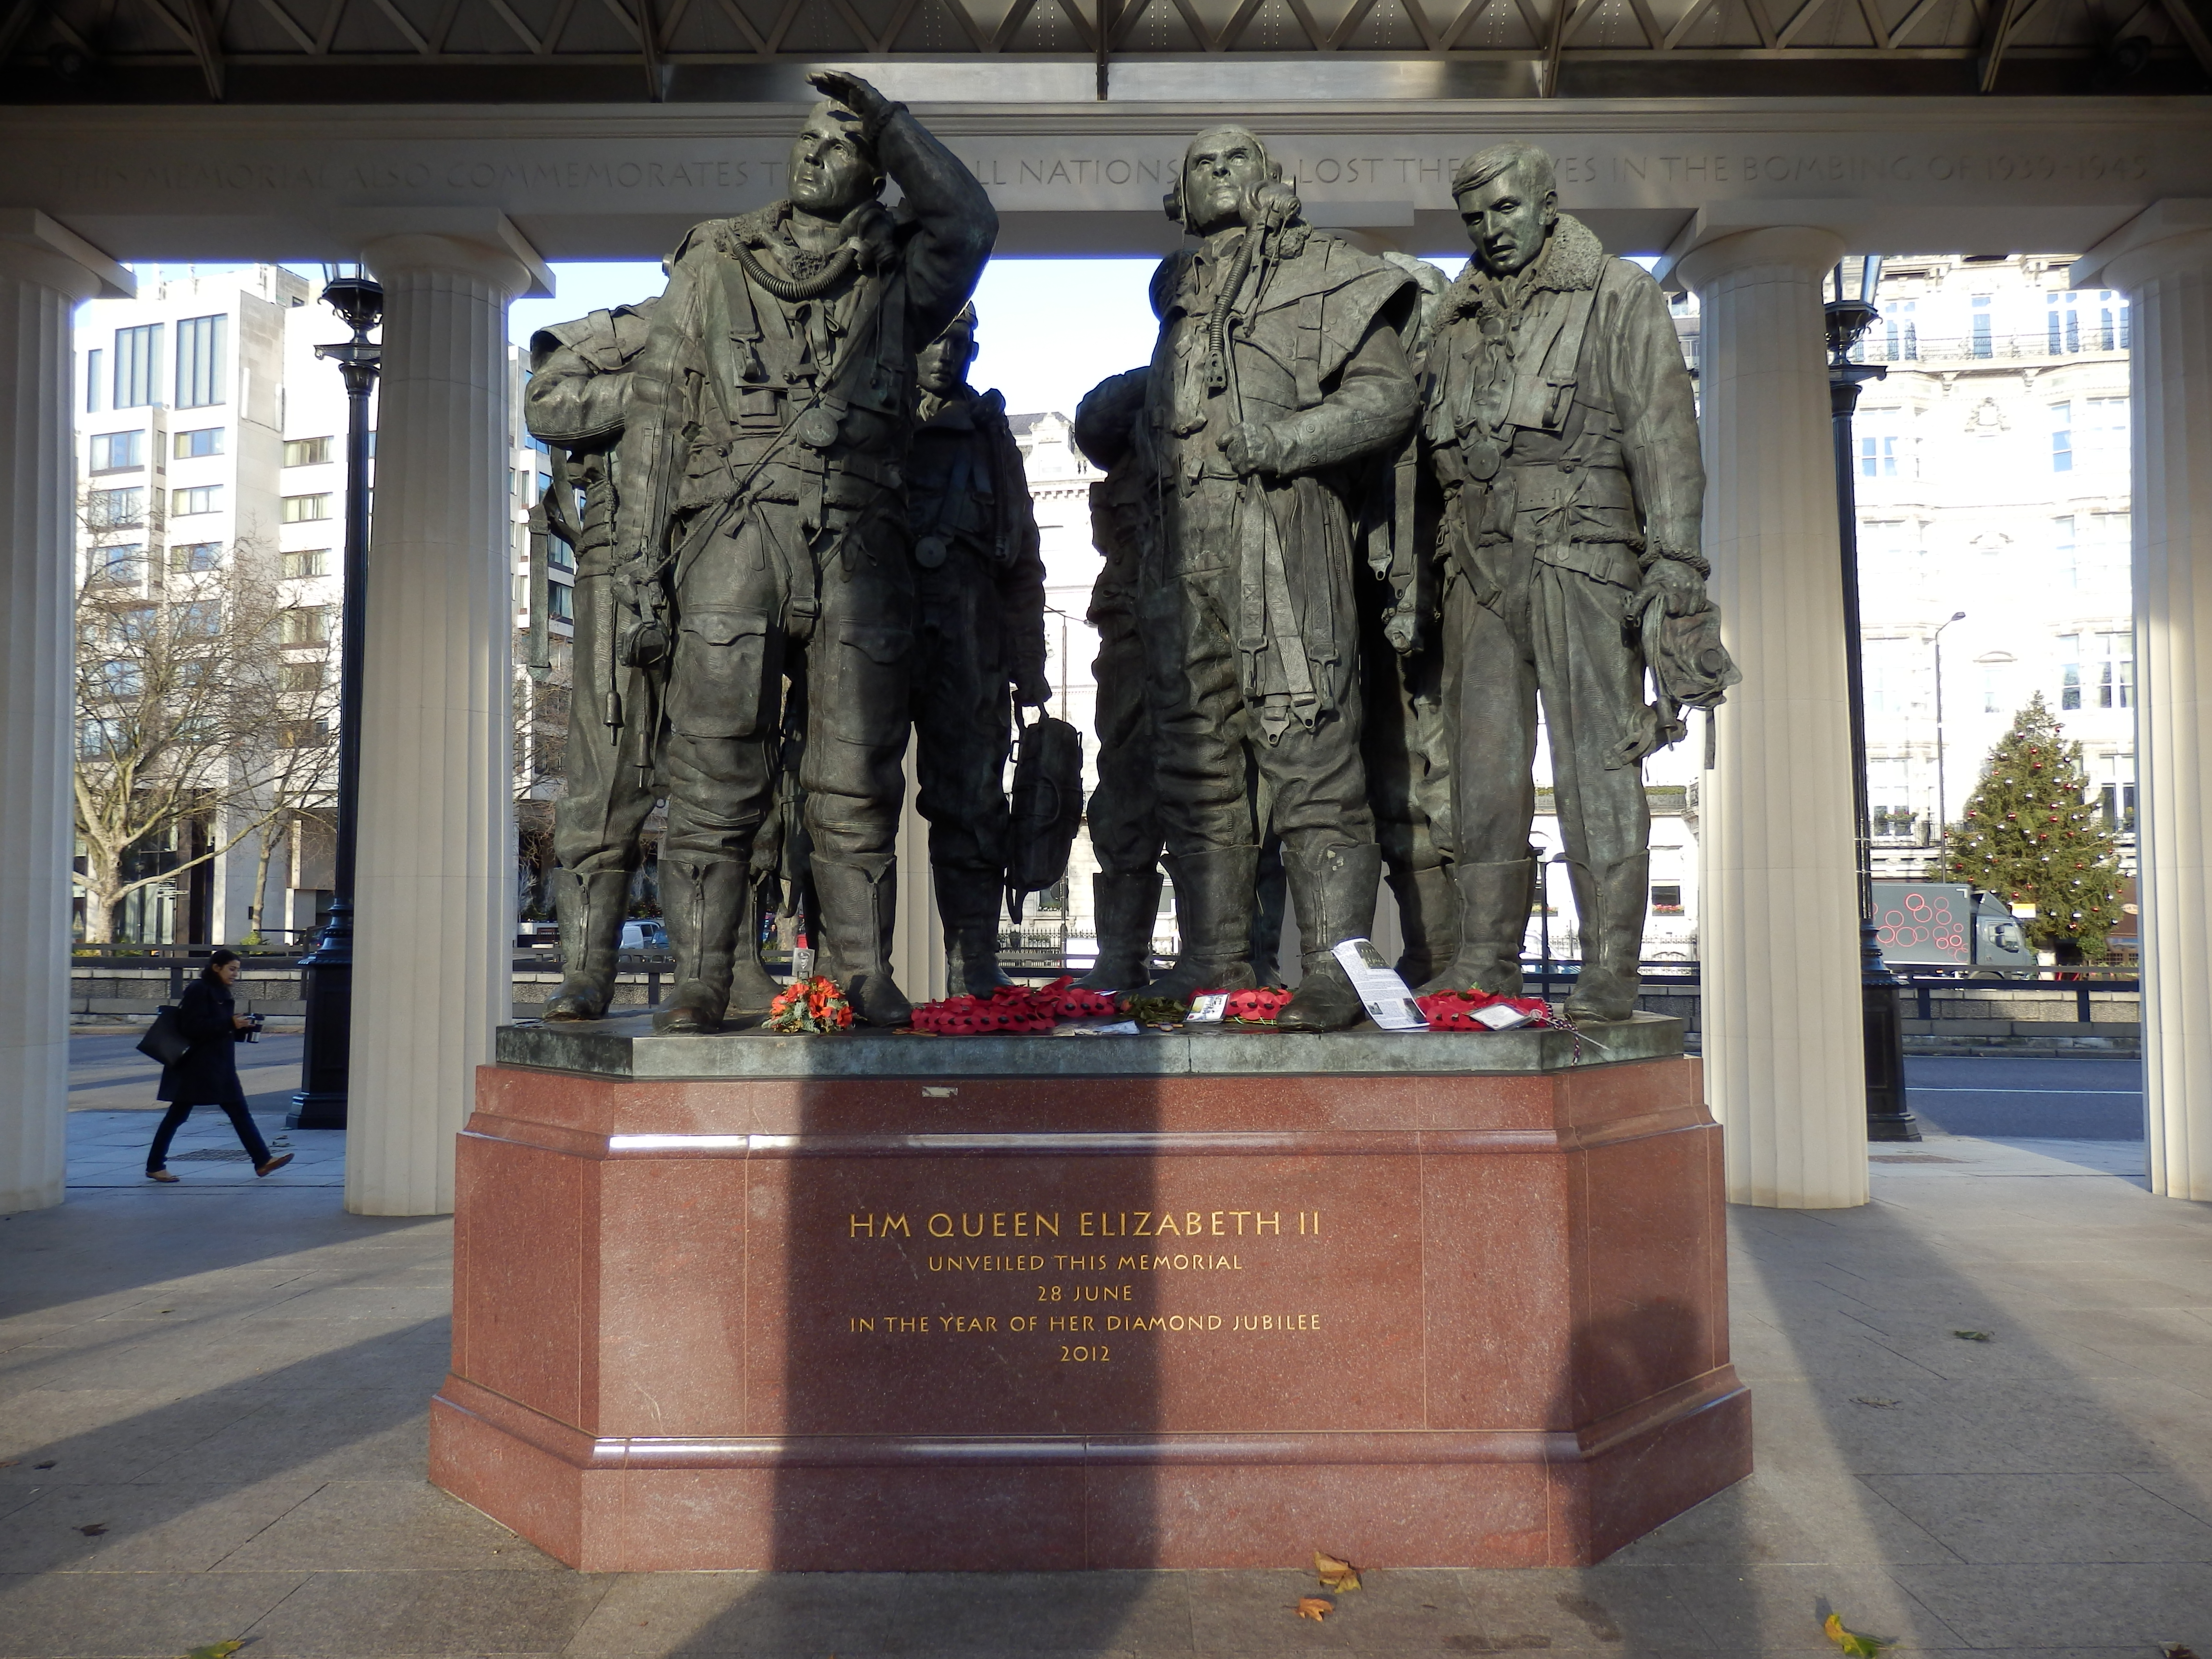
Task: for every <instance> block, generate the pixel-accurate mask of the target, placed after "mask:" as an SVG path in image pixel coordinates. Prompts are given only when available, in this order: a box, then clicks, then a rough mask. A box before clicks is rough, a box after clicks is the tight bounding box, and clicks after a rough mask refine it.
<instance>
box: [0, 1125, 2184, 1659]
mask: <svg viewBox="0 0 2212 1659" xmlns="http://www.w3.org/2000/svg"><path fill="white" fill-rule="evenodd" d="M122 1116H123V1115H122V1114H116V1115H114V1117H111V1116H110V1115H109V1114H108V1113H106V1112H100V1111H94V1112H86V1113H81V1114H79V1115H78V1116H77V1118H76V1120H75V1121H74V1126H73V1127H77V1128H78V1129H79V1130H80V1131H81V1132H82V1134H83V1136H84V1142H83V1146H84V1153H83V1158H82V1161H81V1162H80V1163H79V1164H76V1166H75V1167H76V1169H77V1170H79V1171H80V1172H81V1173H82V1175H83V1176H85V1177H86V1179H85V1180H84V1181H83V1182H82V1184H80V1185H78V1186H77V1187H76V1190H73V1192H72V1194H71V1200H70V1203H69V1204H67V1205H66V1206H63V1207H62V1208H60V1209H58V1210H52V1211H45V1212H36V1213H32V1214H27V1215H21V1216H17V1217H15V1218H12V1219H6V1220H0V1656H24V1659H30V1656H36V1659H47V1656H64V1655H67V1656H87V1659H92V1656H101V1659H106V1656H125V1655H128V1656H149V1655H150V1656H179V1655H183V1654H185V1652H186V1651H187V1650H190V1649H191V1648H192V1647H194V1646H197V1645H200V1644H206V1643H210V1642H214V1641H216V1640H219V1639H222V1638H228V1637H240V1638H246V1640H247V1641H248V1643H249V1644H250V1645H248V1646H247V1647H246V1649H245V1650H243V1655H242V1659H295V1656H309V1655H315V1656H334V1659H392V1656H404V1655H419V1656H428V1655H437V1656H470V1655H491V1654H499V1655H554V1654H560V1655H568V1656H605V1659H614V1656H646V1655H653V1656H660V1655H672V1654H697V1655H724V1654H727V1655H737V1654H746V1655H760V1656H786V1659H802V1656H804V1659H823V1656H832V1655H834V1656H838V1659H872V1656H877V1655H890V1654H899V1655H907V1656H939V1659H953V1656H959V1659H1013V1656H1031V1655H1036V1656H1046V1655H1050V1656H1055V1659H1066V1656H1074V1655H1078V1654H1081V1655H1091V1656H1104V1655H1119V1656H1129V1659H1139V1656H1141V1659H1167V1656H1174V1659H1198V1656H1210V1655H1220V1656H1228V1655H1240V1656H1243V1655H1282V1654H1294V1653H1300V1652H1306V1651H1316V1650H1317V1651H1322V1652H1327V1653H1331V1654H1339V1655H1352V1656H1372V1659H1386V1656H1387V1659H1446V1656H1462V1655H1468V1654H1500V1653H1513V1652H1534V1651H1538V1650H1558V1651H1559V1652H1560V1653H1561V1654H1563V1655H1576V1656H1583V1655H1621V1656H1629V1655H1644V1654H1652V1655H1668V1656H1680V1659H1692V1656H1711V1655H1731V1654H1753V1653H1757V1654H1808V1655H1809V1654H1816V1653H1827V1654H1830V1655H1832V1654H1833V1653H1834V1651H1835V1650H1834V1649H1833V1648H1832V1647H1831V1646H1829V1645H1828V1644H1827V1643H1826V1641H1825V1640H1824V1638H1822V1636H1821V1634H1820V1617H1821V1615H1822V1614H1823V1613H1825V1612H1826V1610H1827V1609H1828V1608H1829V1607H1833V1608H1835V1609H1836V1610H1838V1611H1839V1612H1840V1613H1842V1614H1843V1615H1844V1620H1845V1621H1846V1623H1848V1624H1849V1625H1850V1626H1851V1627H1853V1628H1854V1629H1857V1630H1862V1631H1867V1632H1874V1633H1875V1634H1878V1635H1881V1636H1886V1637H1891V1638H1897V1639H1899V1641H1900V1642H1901V1643H1902V1644H1904V1645H1905V1648H1906V1649H1908V1650H1960V1651H1962V1652H1963V1651H1965V1650H1973V1651H1975V1652H1978V1653H1993V1652H2020V1653H2029V1652H2033V1653H2036V1654H2039V1655H2043V1656H2049V1659H2062V1656H2063V1659H2119V1656H2133V1659H2157V1656H2158V1651H2159V1644H2166V1643H2182V1644H2187V1645H2189V1646H2190V1647H2191V1648H2193V1649H2195V1650H2197V1652H2199V1653H2203V1654H2206V1655H2212V1206H2197V1205H2185V1204H2179V1203H2173V1202H2171V1201H2167V1200H2157V1199H2154V1198H2152V1197H2150V1196H2149V1195H2148V1194H2147V1193H2146V1192H2145V1191H2144V1190H2143V1188H2142V1182H2141V1181H2140V1178H2139V1173H2138V1172H2139V1171H2140V1170H2141V1168H2142V1146H2141V1144H2140V1143H2139V1142H2111V1141H2099V1140H2095V1139H2085V1138H2078V1137H2075V1138H2063V1139H2046V1140H2040V1141H2015V1142H2010V1143H2000V1142H1996V1141H1991V1140H1980V1139H1966V1138H1960V1137H1945V1138H1935V1139H1929V1141H1928V1142H1927V1143H1926V1144H1924V1145H1923V1146H1917V1147H1901V1148H1893V1149H1881V1152H1880V1161H1878V1162H1877V1163H1876V1164H1875V1190H1876V1194H1877V1198H1876V1201H1875V1203H1874V1204H1872V1205H1870V1206H1867V1207H1866V1208H1864V1209H1861V1210H1856V1211H1844V1212H1772V1211H1750V1210H1742V1211H1737V1212H1734V1215H1733V1221H1734V1228H1735V1231H1734V1238H1735V1246H1734V1267H1735V1304H1734V1332H1735V1358H1736V1363H1737V1365H1738V1367H1739V1369H1740V1370H1741V1371H1742V1373H1743V1375H1744V1376H1745V1377H1746V1378H1747V1380H1748V1381H1749V1382H1750V1383H1751V1384H1752V1386H1753V1394H1754V1399H1755V1407H1754V1413H1755V1416H1756V1419H1757V1425H1758V1461H1759V1472H1758V1474H1756V1475H1755V1476H1753V1479H1752V1480H1748V1481H1747V1482H1745V1483H1744V1484H1743V1485H1742V1486H1738V1487H1736V1488H1735V1489H1734V1490H1733V1491H1731V1492H1727V1493H1724V1494H1723V1495H1722V1496H1720V1497H1718V1498H1714V1499H1712V1500H1711V1502H1709V1503H1707V1504H1704V1505H1702V1506H1701V1507H1699V1509H1697V1510H1693V1511H1692V1512H1691V1513H1689V1514H1687V1515H1686V1516H1681V1517H1680V1518H1679V1519H1677V1520H1675V1521H1674V1522H1672V1523H1670V1524H1669V1525H1668V1526H1666V1527H1664V1528H1661V1529H1660V1530H1659V1531H1658V1532H1656V1533H1655V1534H1652V1535H1651V1536H1650V1537H1648V1538H1646V1539H1644V1540H1643V1541H1640V1542H1639V1543H1638V1544H1636V1545H1634V1546H1632V1547H1630V1548H1629V1549H1627V1550H1626V1551H1623V1552H1622V1553H1620V1554H1619V1555H1617V1556H1615V1557H1614V1558H1613V1559H1612V1560H1610V1561H1607V1563H1605V1564H1604V1565H1601V1566H1599V1567H1597V1568H1595V1569H1591V1570H1589V1571H1581V1572H1565V1571H1562V1572H1528V1573H1500V1572H1420V1571H1392V1570H1391V1569H1390V1564H1389V1563H1388V1562H1381V1563H1363V1564H1362V1565H1364V1566H1369V1567H1370V1569H1372V1570H1371V1571H1370V1574H1369V1577H1368V1588H1367V1589H1365V1590H1364V1591H1363V1592H1361V1593H1360V1594H1359V1595H1354V1596H1348V1597H1346V1598H1345V1605H1344V1607H1343V1610H1342V1611H1341V1612H1340V1613H1339V1614H1337V1615H1336V1616H1335V1617H1334V1618H1333V1619H1331V1620H1329V1621H1328V1623H1327V1624H1325V1625H1321V1626H1316V1625H1314V1624H1311V1623H1308V1622H1302V1621H1300V1620H1297V1619H1296V1618H1295V1617H1294V1616H1293V1615H1292V1612H1291V1607H1292V1604H1293V1602H1294V1601H1295V1600H1296V1597H1297V1595H1298V1594H1299V1593H1300V1591H1301V1588H1302V1587H1304V1586H1310V1581H1309V1580H1306V1579H1304V1578H1302V1577H1301V1576H1300V1575H1299V1574H1297V1572H1295V1571H1288V1570H1286V1571H1283V1572H1280V1573H1266V1572H1240V1573H1208V1572H1190V1573H1102V1574H1091V1575H1080V1576H1057V1575H1036V1576H1003V1577H969V1576H959V1575H950V1574H947V1575H934V1574H911V1575H881V1576H874V1575H868V1576H862V1575H836V1576H789V1577H769V1576H764V1575H755V1574H720V1573H687V1574H668V1575H660V1576H612V1575H610V1576H586V1575H581V1574H576V1573H572V1572H570V1571H567V1570H566V1569H565V1568H562V1567H561V1566H560V1565H558V1564H557V1563H555V1562H552V1561H550V1560H549V1559H546V1558H545V1557H544V1556H542V1555H540V1554H539V1553H538V1552H537V1551H536V1550H534V1549H533V1548H532V1547H529V1546H528V1545H526V1544H524V1543H522V1542H521V1541H519V1540H518V1539H516V1538H514V1537H513V1535H512V1534H509V1533H507V1531H505V1530H504V1529H503V1528H501V1527H499V1526H497V1525H495V1524H494V1523H493V1522H490V1521H489V1520H487V1519H486V1518H485V1517H483V1516H481V1515H478V1514H477V1513H476V1512H475V1511H473V1510H469V1509H467V1508H466V1507H465V1506H463V1505H462V1504H458V1503H456V1502H454V1501H453V1500H452V1499H451V1498H447V1497H445V1496H444V1495H443V1494H442V1493H441V1492H437V1491H435V1489H433V1488H432V1487H430V1486H428V1484H427V1483H426V1482H425V1481H424V1480H423V1479H422V1466H423V1456H424V1450H423V1417H424V1410H423V1405H424V1401H425V1400H426V1399H427V1397H428V1395H429V1394H430V1392H431V1391H432V1390H433V1389H435V1387H436V1385H437V1383H438V1381H439V1378H440V1376H441V1374H442V1371H443V1367H444V1364H445V1358H446V1340H447V1328H446V1310H447V1285H448V1274H449V1257H450V1249H451V1237H452V1235H451V1229H450V1227H449V1225H447V1223H446V1222H444V1221H442V1220H428V1221H380V1220H368V1219H364V1218H357V1217H349V1216H346V1215H344V1214H343V1213H341V1212H338V1210H337V1205H336V1202H335V1195H334V1194H332V1193H331V1192H330V1191H329V1190H327V1189H323V1190H317V1189H315V1188H313V1187H311V1186H308V1185H306V1184H304V1183H306V1182H307V1180H308V1179H309V1176H310V1175H311V1174H312V1173H313V1170H314V1169H315V1168H317V1167H319V1169H320V1170H322V1171H323V1173H322V1175H321V1176H320V1177H319V1178H320V1179H323V1180H329V1179H332V1178H334V1170H335V1165H334V1164H331V1163H329V1162H327V1161H325V1162H324V1163H323V1164H320V1165H319V1166H309V1168H307V1169H303V1170H301V1173H300V1176H299V1177H298V1179H297V1181H295V1182H292V1183H284V1184H280V1183H279V1182H276V1181H270V1182H258V1183H257V1182H253V1181H252V1179H251V1177H250V1176H246V1177H245V1178H244V1179H243V1180H242V1181H241V1180H240V1179H239V1178H238V1175H239V1172H238V1171H236V1170H232V1169H230V1168H228V1166H226V1165H225V1164H216V1163H190V1164H179V1165H178V1166H177V1167H178V1169H179V1173H180V1174H182V1175H184V1176H185V1181H184V1182H183V1183H182V1184H180V1185H179V1186H177V1187H171V1188H157V1187H152V1186H149V1185H147V1184H145V1183H144V1182H143V1180H138V1181H135V1182H131V1183H127V1184H125V1185H123V1186H120V1187H118V1186H117V1185H114V1184H111V1183H112V1180H113V1178H114V1171H115V1170H116V1168H117V1164H116V1159H117V1158H118V1147H122V1146H124V1145H125V1142H124V1141H123V1140H118V1139H115V1138H114V1137H116V1136H117V1135H118V1133H120V1132H119V1131H118V1129H117V1127H116V1122H115V1120H116V1119H117V1118H121V1117H122ZM131 1127H133V1128H135V1129H136V1130H137V1132H138V1133H139V1136H140V1138H139V1139H137V1140H136V1141H133V1142H130V1143H129V1144H130V1145H134V1146H138V1147H140V1148H142V1149H143V1134H144V1133H150V1131H151V1128H152V1120H151V1118H150V1117H149V1116H147V1115H144V1114H143V1113H139V1114H135V1115H131ZM217 1132H220V1133H217ZM193 1133H195V1134H196V1135H197V1136H198V1137H199V1139H200V1140H201V1141H202V1142H205V1143H207V1144H211V1145H220V1144H221V1143H222V1137H227V1136H228V1127H226V1126H224V1125H223V1124H222V1120H221V1119H220V1118H214V1119H210V1120H209V1121H208V1122H207V1123H206V1124H204V1125H202V1124H200V1123H198V1122H197V1121H195V1124H194V1126H193ZM125 1139H127V1137H125ZM294 1139H295V1140H298V1139H301V1137H299V1136H297V1135H295V1137H294ZM141 1155H142V1156H143V1151H142V1152H141ZM302 1163H303V1164H305V1163H306V1157H305V1154H304V1153H303V1156H302ZM286 1174H287V1175H290V1174H292V1172H291V1171H287V1172H286ZM1960 1330H1979V1331H1984V1332H1987V1333H1988V1334H1990V1339H1991V1340H1989V1341H1987V1342H1976V1341H1970V1340H1963V1339H1961V1338H1960V1337H1959V1336H1958V1335H1956V1334H1955V1333H1956V1332H1958V1331H1960ZM1316 1542H1317V1543H1318V1542H1322V1540H1319V1539H1317V1540H1316ZM1295 1565H1297V1564H1294V1563H1286V1564H1285V1567H1286V1569H1288V1568H1290V1567H1293V1566H1295Z"/></svg>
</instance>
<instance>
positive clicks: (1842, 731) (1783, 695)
mask: <svg viewBox="0 0 2212 1659" xmlns="http://www.w3.org/2000/svg"><path fill="white" fill-rule="evenodd" d="M1842 253H1843V243H1842V241H1841V240H1840V239H1838V237H1836V236H1835V235H1834V234H1832V233H1830V232H1828V231H1825V230H1815V229H1808V228H1777V229H1771V230H1754V231H1746V232H1743V233H1741V234H1736V235H1733V236H1728V237H1723V238H1722V239H1721V240H1718V241H1716V242H1713V243H1711V244H1709V245H1707V246H1705V247H1701V248H1699V249H1697V250H1695V251H1694V252H1691V253H1689V254H1687V255H1686V256H1685V257H1684V258H1683V259H1682V260H1681V262H1680V266H1679V267H1678V269H1679V270H1680V275H1681V277H1682V280H1683V281H1685V282H1686V283H1688V284H1689V285H1690V286H1691V287H1692V289H1695V290H1696V292H1697V295H1698V303H1699V309H1700V312H1701V313H1702V315H1701V320H1700V339H1701V354H1702V355H1701V356H1700V360H1699V361H1700V368H1699V387H1700V392H1701V398H1702V403H1701V410H1700V428H1701V430H1702V433H1703V441H1704V447H1705V474H1706V484H1705V551H1706V553H1707V555H1708V556H1710V557H1711V560H1712V562H1713V574H1712V580H1711V592H1712V595H1713V597H1714V599H1716V600H1717V601H1718V602H1719V605H1720V607H1721V611H1722V615H1723V617H1725V618H1726V630H1727V637H1728V642H1729V650H1730V651H1732V652H1733V653H1735V659H1736V660H1737V662H1738V663H1739V664H1741V666H1742V668H1743V684H1741V685H1740V686H1738V687H1737V688H1736V689H1735V690H1732V691H1731V692H1729V699H1728V704H1727V706H1726V707H1725V708H1723V709H1722V710H1721V711H1720V716H1719V731H1718V738H1719V745H1718V755H1717V763H1716V765H1715V767H1714V769H1713V770H1711V771H1710V772H1707V773H1706V774H1705V782H1704V786H1703V789H1702V792H1701V795H1700V805H1699V837H1698V839H1699V862H1700V865H1701V870H1700V877H1699V895H1700V909H1701V915H1700V921H1699V929H1698V938H1699V956H1700V957H1701V958H1702V959H1703V970H1702V971H1703V977H1704V981H1705V991H1704V1011H1703V1017H1704V1024H1705V1087H1706V1091H1707V1098H1708V1099H1709V1100H1710V1101H1711V1103H1712V1108H1713V1112H1714V1115H1715V1116H1717V1118H1719V1119H1720V1121H1721V1124H1722V1127H1723V1135H1724V1137H1725V1142H1726V1146H1727V1157H1728V1194H1729V1198H1730V1200H1733V1201H1735V1202H1737V1203H1741V1204H1758V1205H1766V1206H1776V1207H1781V1208H1804V1209H1828V1208H1836V1207H1840V1206H1847V1205H1853V1204H1863V1203H1865V1202H1866V1200H1867V1155H1866V1084H1865V1075H1866V1070H1865V1068H1866V1056H1865V1045H1864V1038H1863V1030H1862V1020H1861V1012H1860V1006H1861V1005H1860V991H1859V939H1858V907H1857V884H1856V880H1855V878H1854V874H1853V838H1852V818H1851V776H1850V752H1851V750H1850V708H1849V702H1848V694H1847V691H1846V689H1845V671H1844V593H1843V576H1842V571H1841V566H1840V556H1841V555H1840V550H1839V549H1838V545H1837V543H1836V482H1835V453H1834V445H1833V435H1832V427H1831V424H1830V418H1829V405H1828V375H1827V369H1826V362H1825V356H1824V353H1823V350H1822V330H1821V318H1820V279H1821V276H1822V274H1823V273H1824V272H1825V271H1826V270H1827V268H1828V267H1829V266H1830V265H1832V264H1834V262H1835V261H1836V260H1837V259H1838V258H1840V257H1841V255H1842Z"/></svg>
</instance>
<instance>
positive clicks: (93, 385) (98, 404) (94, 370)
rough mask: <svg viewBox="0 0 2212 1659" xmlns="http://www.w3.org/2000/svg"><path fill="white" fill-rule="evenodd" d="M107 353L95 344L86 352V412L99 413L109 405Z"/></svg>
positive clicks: (90, 413) (89, 413)
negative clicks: (107, 394)
mask: <svg viewBox="0 0 2212 1659" xmlns="http://www.w3.org/2000/svg"><path fill="white" fill-rule="evenodd" d="M106 391H107V354H106V352H105V351H102V350H101V349H100V348H99V347H97V346H94V348H93V349H91V350H89V351H88V352H86V353H85V354H84V412H85V413H86V414H88V415H97V414H99V413H100V410H103V409H106V407H107V398H106Z"/></svg>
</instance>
